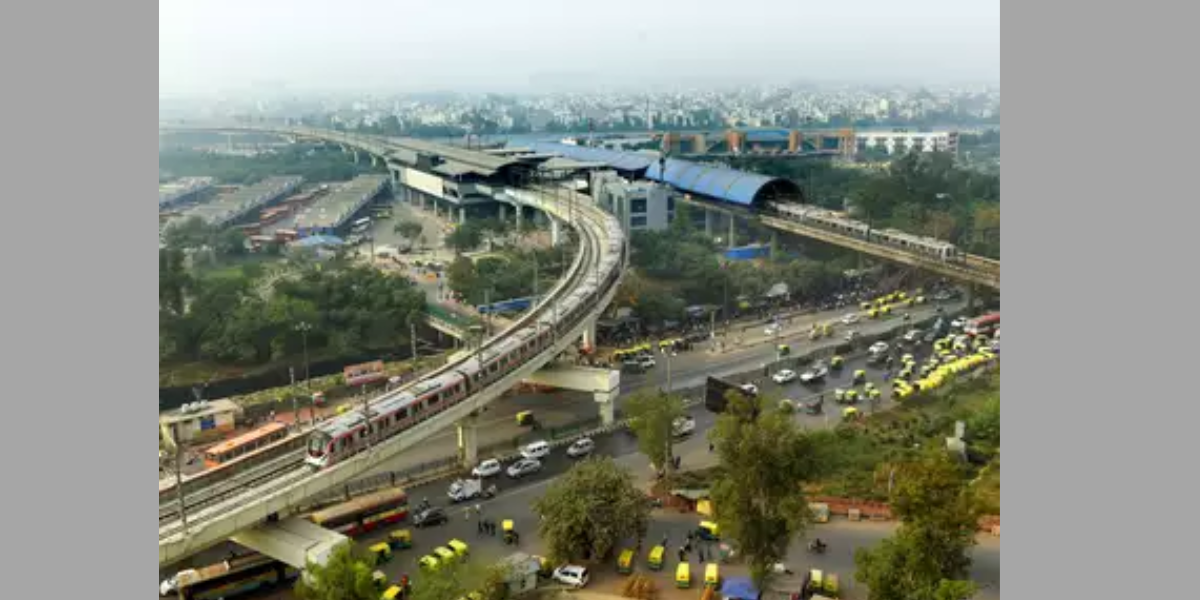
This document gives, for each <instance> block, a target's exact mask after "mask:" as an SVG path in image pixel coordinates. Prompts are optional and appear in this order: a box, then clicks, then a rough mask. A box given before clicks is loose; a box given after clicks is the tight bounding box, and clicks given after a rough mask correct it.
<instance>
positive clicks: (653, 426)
mask: <svg viewBox="0 0 1200 600" xmlns="http://www.w3.org/2000/svg"><path fill="white" fill-rule="evenodd" d="M625 413H626V414H628V415H629V418H630V422H629V428H630V430H632V431H633V433H634V435H636V436H637V443H638V450H640V451H641V452H642V454H645V455H646V457H647V458H649V459H650V462H651V463H653V464H654V465H655V466H656V467H657V468H658V469H659V470H660V471H661V472H663V473H664V474H669V473H670V472H671V466H672V465H671V457H672V456H673V452H672V448H673V447H674V443H675V436H674V435H673V431H672V430H673V428H674V425H675V419H678V418H679V417H682V416H683V414H684V412H683V400H682V399H681V398H680V397H679V396H676V395H674V394H661V393H659V392H657V391H641V392H637V393H635V394H634V395H633V396H631V397H629V398H627V399H626V400H625Z"/></svg>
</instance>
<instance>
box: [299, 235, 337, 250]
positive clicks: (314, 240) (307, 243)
mask: <svg viewBox="0 0 1200 600" xmlns="http://www.w3.org/2000/svg"><path fill="white" fill-rule="evenodd" d="M295 243H296V245H298V246H301V247H304V248H319V247H325V246H341V245H343V244H345V243H346V242H344V241H342V239H341V238H338V237H334V236H332V235H310V236H308V237H306V238H301V239H300V240H297V241H296V242H295Z"/></svg>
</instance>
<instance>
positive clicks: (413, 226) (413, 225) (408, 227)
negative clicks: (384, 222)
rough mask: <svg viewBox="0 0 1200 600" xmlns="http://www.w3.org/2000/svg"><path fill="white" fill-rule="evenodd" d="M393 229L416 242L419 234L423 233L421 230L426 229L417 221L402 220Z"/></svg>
mask: <svg viewBox="0 0 1200 600" xmlns="http://www.w3.org/2000/svg"><path fill="white" fill-rule="evenodd" d="M392 231H394V232H395V233H396V234H397V235H401V236H404V239H406V240H409V241H411V242H414V243H415V242H416V240H417V236H419V235H421V232H422V231H424V229H423V228H422V227H421V224H420V223H417V222H416V221H400V222H399V223H396V225H395V226H394V227H392Z"/></svg>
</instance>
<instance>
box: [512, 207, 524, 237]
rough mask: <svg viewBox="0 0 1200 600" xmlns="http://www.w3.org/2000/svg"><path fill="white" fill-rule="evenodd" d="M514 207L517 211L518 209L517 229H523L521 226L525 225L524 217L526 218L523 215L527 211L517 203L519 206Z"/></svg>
mask: <svg viewBox="0 0 1200 600" xmlns="http://www.w3.org/2000/svg"><path fill="white" fill-rule="evenodd" d="M514 208H515V209H516V211H517V231H521V226H522V225H523V223H522V219H523V218H524V215H523V213H524V212H525V211H524V210H523V209H522V208H521V206H520V205H517V206H516V207H514Z"/></svg>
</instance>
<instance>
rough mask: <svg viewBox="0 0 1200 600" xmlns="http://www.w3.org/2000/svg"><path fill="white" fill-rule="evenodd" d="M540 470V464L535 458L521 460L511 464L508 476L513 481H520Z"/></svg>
mask: <svg viewBox="0 0 1200 600" xmlns="http://www.w3.org/2000/svg"><path fill="white" fill-rule="evenodd" d="M541 470H542V463H541V461H539V460H538V459H536V458H522V459H521V460H518V461H517V462H515V463H513V464H512V466H511V467H509V468H508V476H509V477H512V478H513V479H520V478H522V477H524V476H526V475H529V474H531V473H537V472H538V471H541Z"/></svg>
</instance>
